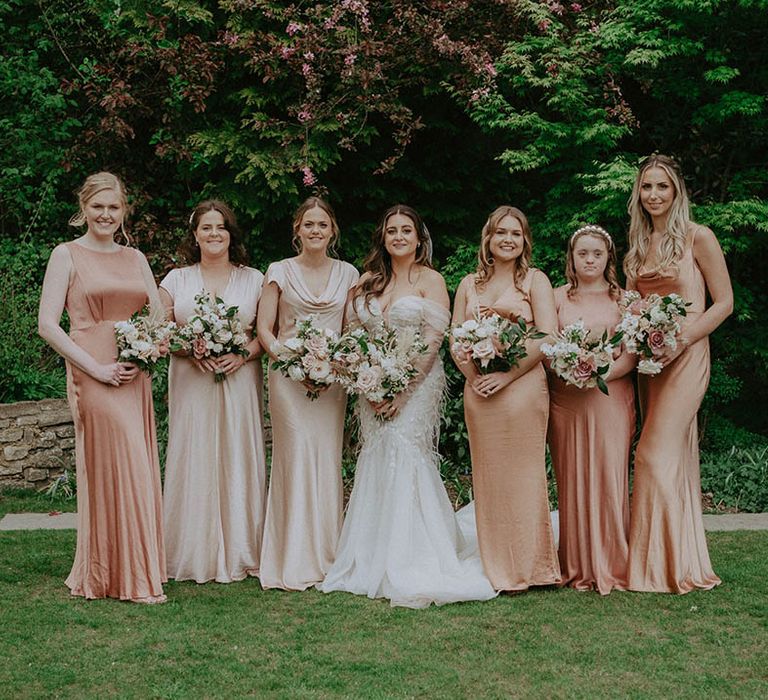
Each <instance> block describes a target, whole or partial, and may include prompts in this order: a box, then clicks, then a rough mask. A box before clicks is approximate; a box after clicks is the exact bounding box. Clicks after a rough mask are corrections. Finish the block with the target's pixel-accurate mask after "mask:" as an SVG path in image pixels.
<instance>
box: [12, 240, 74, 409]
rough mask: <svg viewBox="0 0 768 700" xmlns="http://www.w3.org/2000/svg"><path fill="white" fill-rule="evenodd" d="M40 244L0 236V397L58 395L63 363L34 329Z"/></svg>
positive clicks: (44, 253) (42, 259)
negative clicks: (19, 241)
mask: <svg viewBox="0 0 768 700" xmlns="http://www.w3.org/2000/svg"><path fill="white" fill-rule="evenodd" d="M49 253H50V251H49V250H48V246H46V245H45V244H35V243H21V244H19V245H13V244H12V243H11V242H10V241H8V240H3V239H0V269H1V270H2V271H3V274H2V275H0V298H2V300H3V303H2V304H0V337H2V338H4V341H3V342H2V343H0V403H10V402H13V401H26V400H38V399H44V398H52V397H57V398H58V397H62V396H64V395H65V392H66V380H65V376H64V367H63V363H62V361H61V360H60V359H59V358H58V356H57V355H56V354H55V353H54V352H53V351H52V350H51V349H50V348H49V347H48V346H47V345H46V343H45V342H43V340H42V339H41V338H40V337H39V336H38V334H37V307H38V304H39V302H40V280H41V279H42V276H43V271H44V269H45V264H46V262H47V260H48V255H49Z"/></svg>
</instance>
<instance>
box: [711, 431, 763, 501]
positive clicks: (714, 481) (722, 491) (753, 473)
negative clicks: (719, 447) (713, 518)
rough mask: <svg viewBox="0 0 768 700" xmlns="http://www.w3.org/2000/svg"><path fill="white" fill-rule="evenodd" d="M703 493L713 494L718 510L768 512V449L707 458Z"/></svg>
mask: <svg viewBox="0 0 768 700" xmlns="http://www.w3.org/2000/svg"><path fill="white" fill-rule="evenodd" d="M701 489H702V491H703V492H704V493H705V494H711V496H712V499H713V501H714V504H715V506H716V507H722V506H724V507H726V508H735V509H737V510H739V511H742V512H745V513H762V512H765V511H768V445H763V446H759V447H753V448H751V449H750V448H742V447H732V448H731V449H730V450H729V451H728V452H721V453H719V454H712V455H704V456H703V458H702V462H701Z"/></svg>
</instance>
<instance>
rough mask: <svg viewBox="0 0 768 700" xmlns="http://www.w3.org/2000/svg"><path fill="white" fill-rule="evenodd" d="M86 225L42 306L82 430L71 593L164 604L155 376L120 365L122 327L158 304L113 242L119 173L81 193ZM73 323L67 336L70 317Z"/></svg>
mask: <svg viewBox="0 0 768 700" xmlns="http://www.w3.org/2000/svg"><path fill="white" fill-rule="evenodd" d="M79 200H80V213H79V214H77V215H75V216H74V217H73V218H72V220H71V221H70V223H72V224H73V225H76V226H77V225H80V224H83V223H85V224H87V227H88V230H87V232H86V233H85V234H84V235H83V236H81V237H80V238H78V239H76V240H74V241H71V242H69V243H65V244H62V245H59V246H57V247H56V248H55V249H54V251H53V253H52V254H51V258H50V260H49V263H48V269H47V271H46V274H45V282H44V283H43V292H42V296H41V299H40V315H39V329H40V335H41V336H42V337H43V338H44V339H45V340H47V341H48V343H50V345H51V346H52V347H53V348H54V350H56V351H57V352H58V353H59V354H60V355H62V356H63V357H64V359H65V360H66V364H67V394H68V397H69V404H70V407H71V409H72V416H73V418H74V423H75V456H76V462H77V549H76V552H75V562H74V564H73V565H72V571H71V573H70V574H69V577H68V578H67V581H66V583H67V586H68V587H69V588H70V590H71V592H72V595H76V596H83V597H85V598H88V599H92V598H119V599H121V600H129V601H133V602H138V603H161V602H164V601H165V596H164V594H163V582H164V581H165V580H166V575H165V552H164V549H163V528H162V513H161V496H160V468H159V463H158V456H157V443H156V438H155V419H154V412H153V408H152V387H151V383H150V379H149V377H148V376H147V375H146V374H144V373H142V372H140V371H139V369H138V367H136V365H133V364H129V363H123V362H116V358H117V347H116V344H115V322H116V321H123V320H126V319H128V318H129V317H130V316H131V315H132V314H133V313H135V312H136V311H139V310H141V308H142V307H143V306H144V305H145V304H146V303H147V302H152V303H153V304H156V305H158V306H159V304H160V300H159V297H158V295H157V288H156V287H155V281H154V278H153V277H152V272H151V271H150V269H149V265H148V264H147V261H146V259H145V258H144V256H143V255H142V254H141V253H140V252H139V251H138V250H136V249H134V248H127V247H124V246H120V245H118V244H117V243H115V240H114V234H115V233H116V231H117V230H118V229H122V222H123V217H124V215H125V213H126V210H127V203H126V197H125V189H124V187H123V184H122V183H121V182H120V180H119V179H118V178H117V177H115V176H114V175H112V174H111V173H97V174H95V175H91V176H90V177H88V178H87V179H86V181H85V183H84V185H83V187H82V188H81V189H80V192H79ZM65 308H66V310H67V312H68V314H69V318H70V332H69V335H67V334H66V333H65V332H64V330H63V329H62V328H61V327H60V325H59V321H60V319H61V314H62V311H63V310H64V309H65Z"/></svg>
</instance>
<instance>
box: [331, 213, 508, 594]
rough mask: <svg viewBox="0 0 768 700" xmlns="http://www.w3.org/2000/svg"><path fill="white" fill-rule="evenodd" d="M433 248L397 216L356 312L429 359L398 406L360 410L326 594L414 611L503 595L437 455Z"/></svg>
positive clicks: (439, 385)
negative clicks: (412, 340)
mask: <svg viewBox="0 0 768 700" xmlns="http://www.w3.org/2000/svg"><path fill="white" fill-rule="evenodd" d="M430 257H431V242H430V239H429V234H428V233H427V230H426V227H425V226H424V224H423V222H422V220H421V217H420V216H419V215H418V213H417V212H416V211H414V210H413V209H412V208H411V207H407V206H404V205H398V206H395V207H392V208H391V209H389V210H388V211H387V212H386V213H385V214H384V216H383V218H382V220H381V222H380V224H379V226H378V227H377V228H376V231H375V232H374V240H373V247H372V251H371V253H370V254H369V256H368V258H367V260H366V263H365V269H366V272H365V274H364V275H363V277H362V278H361V280H360V284H359V286H358V287H357V289H356V290H355V295H354V298H353V301H352V304H351V306H352V307H353V311H352V312H351V315H352V316H353V318H354V320H355V322H357V323H360V324H362V325H363V326H365V327H367V328H368V329H369V330H371V331H375V330H376V329H377V328H378V327H379V326H380V324H381V323H383V322H386V323H387V324H388V325H389V326H390V327H391V328H393V329H394V330H395V331H397V332H401V333H405V332H408V333H411V332H414V331H418V332H419V333H420V334H421V336H422V339H423V340H424V341H425V342H426V344H427V345H428V348H429V349H428V351H427V352H426V353H425V354H424V355H422V356H421V357H420V358H418V360H417V365H418V370H419V372H418V375H417V376H416V378H415V379H414V380H413V382H412V384H411V386H409V388H408V390H407V391H406V392H403V393H401V394H399V395H398V396H397V397H396V398H395V399H394V400H393V401H385V402H382V403H379V404H370V403H368V402H367V401H364V400H362V399H361V400H360V401H359V402H358V417H359V419H360V441H361V448H360V456H359V458H358V461H357V467H356V470H355V486H354V488H353V490H352V495H351V497H350V502H349V508H348V511H347V517H346V520H345V521H344V528H343V530H342V533H341V539H340V541H339V547H338V551H337V552H336V561H335V562H334V563H333V566H331V568H330V570H329V571H328V575H327V577H326V579H325V581H324V582H323V583H321V584H320V585H318V588H319V589H320V590H322V591H325V592H331V591H347V592H349V593H356V594H359V595H367V596H368V597H369V598H388V599H389V600H390V603H391V605H400V606H405V607H411V608H422V607H427V606H429V605H430V604H432V603H435V604H437V605H442V604H444V603H453V602H457V601H462V600H488V599H489V598H493V597H494V596H495V595H496V593H495V591H494V590H493V588H492V587H491V584H490V582H489V581H488V579H487V578H486V577H485V575H484V574H483V570H482V563H481V561H480V558H479V556H478V553H477V545H476V538H475V535H474V533H473V532H471V533H464V534H463V533H462V532H461V531H460V529H459V526H458V523H457V520H456V516H455V514H454V512H453V508H452V507H451V503H450V500H449V499H448V495H447V493H446V491H445V487H444V486H443V482H442V479H441V478H440V472H439V471H438V458H437V454H436V451H435V450H436V438H437V430H438V426H439V422H440V406H441V399H442V395H443V391H444V390H445V375H444V373H443V366H442V362H441V361H440V357H439V350H440V345H441V344H442V339H443V334H444V332H445V329H446V328H447V326H448V322H449V320H450V314H449V311H448V292H447V290H446V288H445V282H444V281H443V278H442V276H441V275H440V274H439V273H438V272H436V271H435V270H434V269H432V265H431V262H430Z"/></svg>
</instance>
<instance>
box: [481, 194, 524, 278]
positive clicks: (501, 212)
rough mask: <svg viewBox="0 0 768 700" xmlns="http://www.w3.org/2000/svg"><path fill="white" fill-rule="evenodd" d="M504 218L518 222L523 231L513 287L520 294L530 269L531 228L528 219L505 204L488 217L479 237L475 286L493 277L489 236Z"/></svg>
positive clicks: (514, 208) (517, 210) (515, 208)
mask: <svg viewBox="0 0 768 700" xmlns="http://www.w3.org/2000/svg"><path fill="white" fill-rule="evenodd" d="M505 216H511V217H513V218H515V219H517V220H518V221H519V222H520V226H521V227H522V229H523V252H522V253H521V254H520V257H519V258H517V261H516V265H515V278H514V283H515V287H517V289H519V290H520V291H521V292H522V291H523V290H522V284H523V280H525V276H526V275H527V274H528V270H529V269H530V268H531V256H532V255H533V241H532V239H531V227H530V225H529V224H528V218H527V217H526V216H525V214H523V212H521V211H520V210H519V209H518V208H517V207H512V206H509V205H507V204H505V205H502V206H500V207H498V208H496V209H495V210H494V211H493V212H492V213H491V215H490V216H489V217H488V221H486V222H485V226H483V231H482V234H481V235H480V249H479V250H478V251H477V272H476V273H475V286H477V287H483V286H484V285H485V284H487V283H488V280H490V279H491V277H493V272H494V268H493V265H494V260H493V255H491V236H493V234H494V233H496V230H497V229H498V228H499V223H501V220H502V219H503V218H504V217H505Z"/></svg>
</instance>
